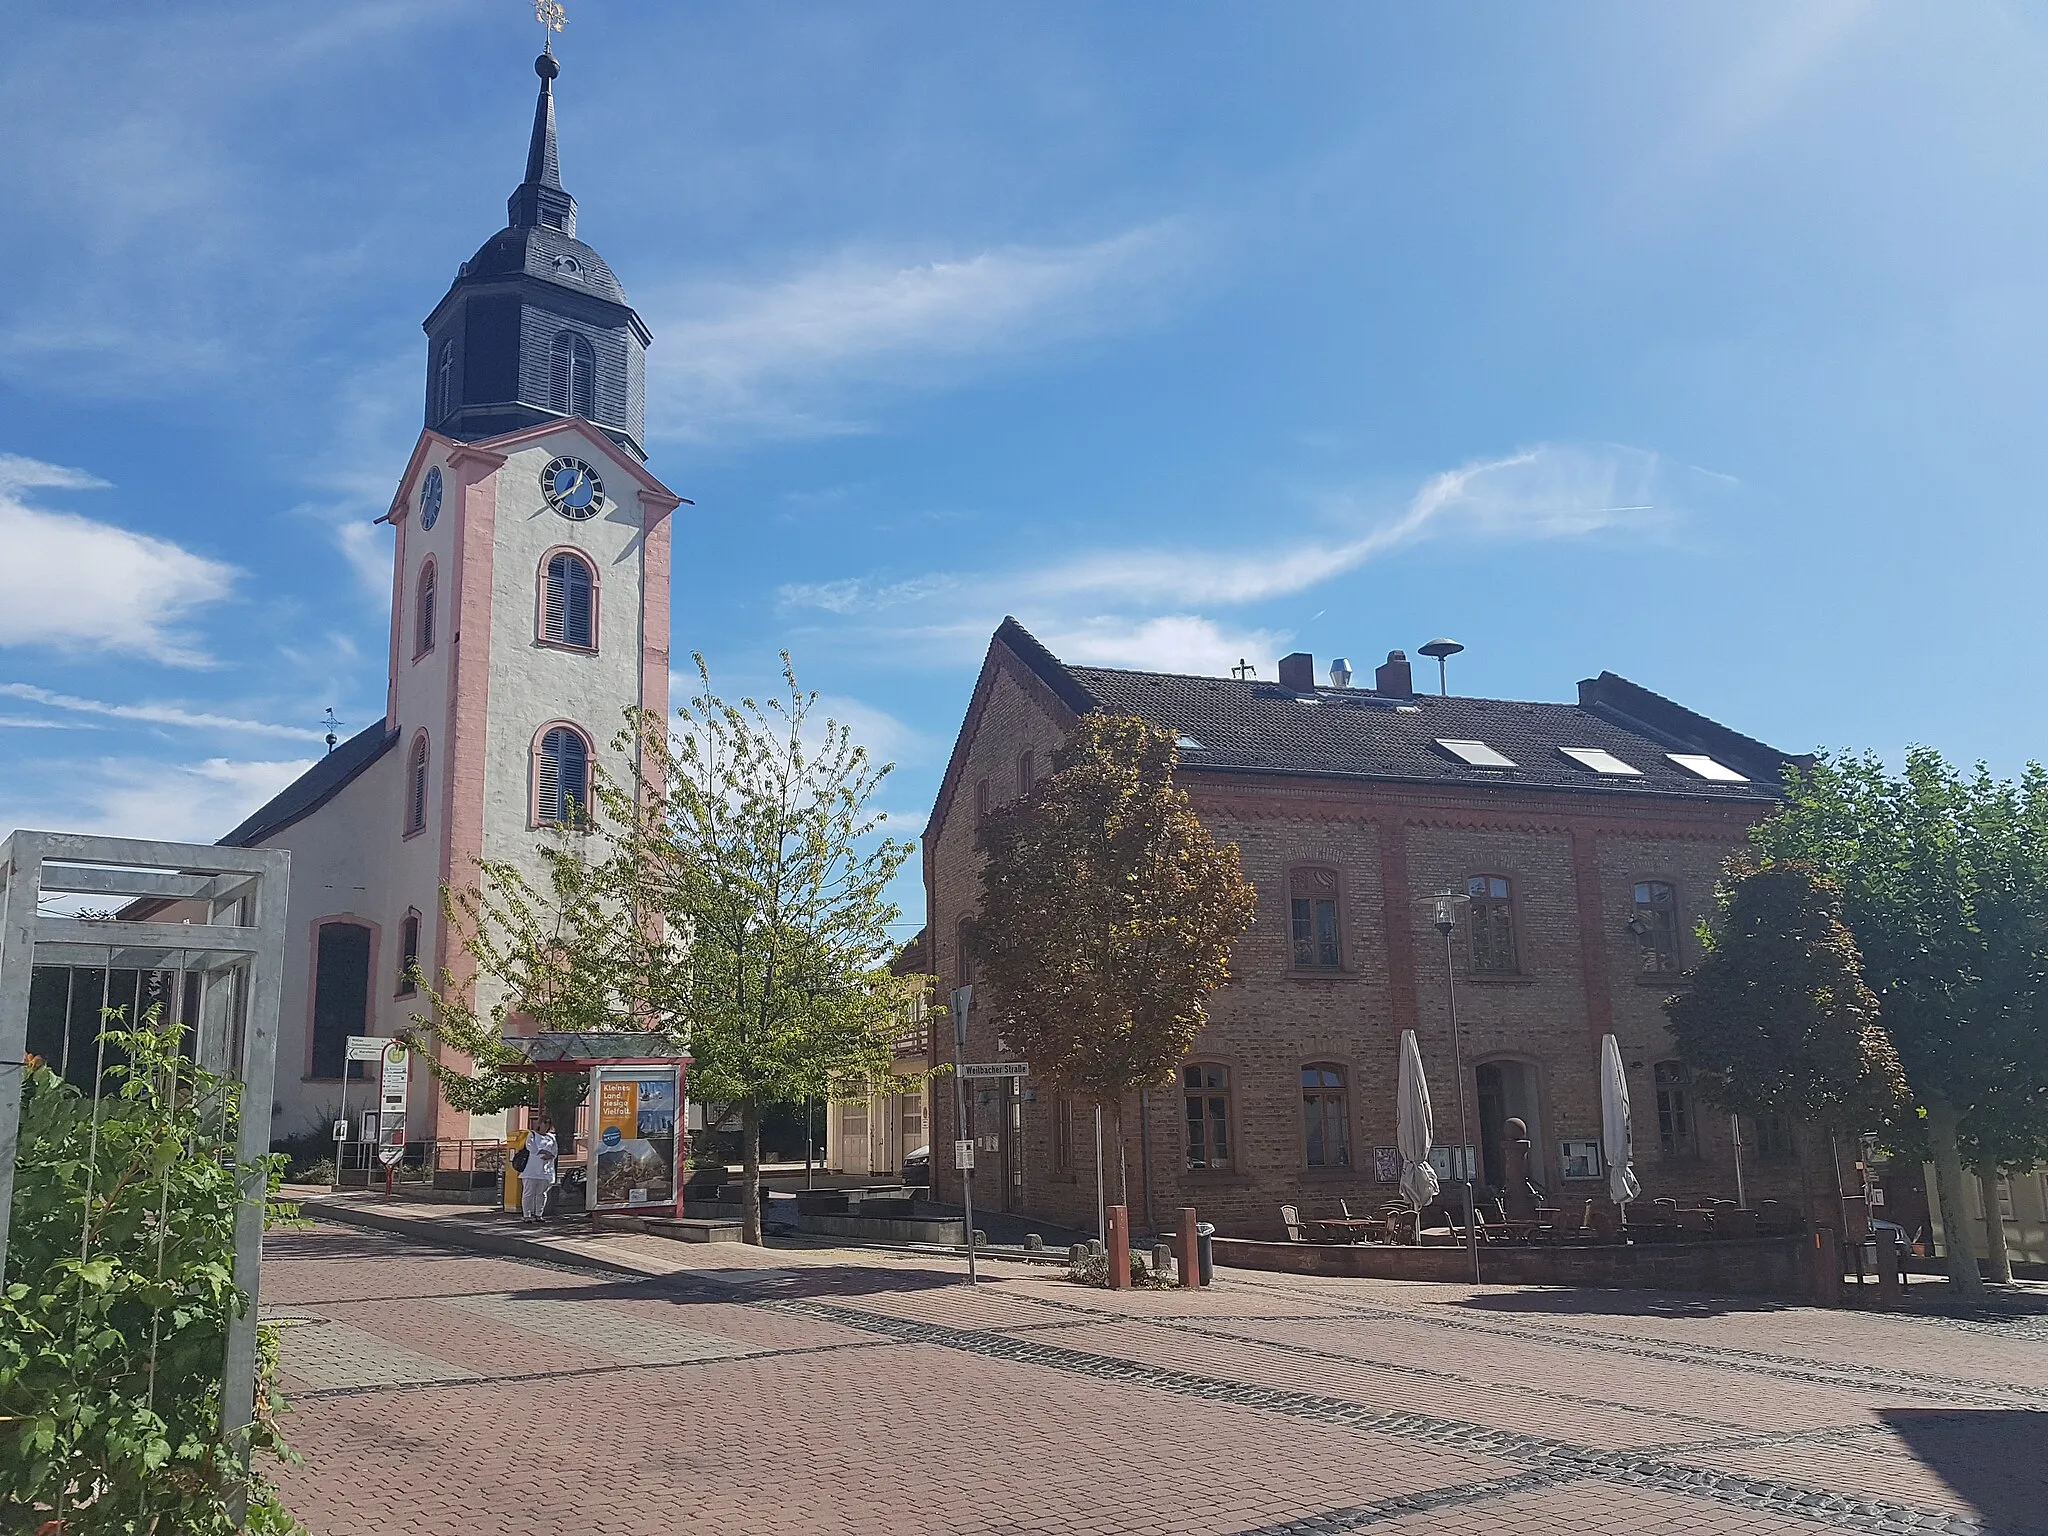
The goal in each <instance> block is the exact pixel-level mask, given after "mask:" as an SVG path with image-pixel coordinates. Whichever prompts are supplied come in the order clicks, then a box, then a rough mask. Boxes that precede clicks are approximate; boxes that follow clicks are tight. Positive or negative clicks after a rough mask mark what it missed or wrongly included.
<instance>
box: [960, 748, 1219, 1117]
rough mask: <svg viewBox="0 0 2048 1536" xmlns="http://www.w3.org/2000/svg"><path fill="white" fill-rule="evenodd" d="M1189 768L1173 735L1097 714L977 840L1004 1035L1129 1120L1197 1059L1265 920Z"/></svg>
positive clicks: (982, 941)
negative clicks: (1210, 1019) (1182, 774)
mask: <svg viewBox="0 0 2048 1536" xmlns="http://www.w3.org/2000/svg"><path fill="white" fill-rule="evenodd" d="M1177 761H1178V757H1177V753H1176V751H1175V746H1174V735H1173V733H1172V732H1171V731H1167V730H1162V729H1160V728H1159V727H1158V726H1155V725H1151V724H1148V723H1146V722H1145V721H1143V720H1136V719H1128V718H1122V717H1114V716H1105V715H1089V716H1086V717H1084V718H1083V719H1082V721H1081V723H1080V724H1079V726H1078V727H1076V729H1075V731H1074V734H1073V735H1072V737H1070V738H1069V739H1068V741H1067V742H1066V743H1065V744H1064V745H1063V746H1062V747H1061V748H1060V749H1059V750H1058V751H1057V752H1056V753H1054V755H1053V759H1052V768H1053V772H1052V773H1051V775H1050V776H1049V777H1047V778H1046V779H1044V780H1043V781H1041V782H1040V783H1039V784H1038V786H1037V787H1036V788H1035V789H1034V790H1033V791H1032V793H1030V794H1029V795H1026V796H1024V797H1022V798H1021V799H1017V800H1013V801H1010V802H1009V803H1008V804H1006V805H1004V806H1001V807H999V808H998V809H996V810H994V811H992V812H990V814H989V816H988V819H987V820H986V821H984V822H983V823H982V826H981V829H980V831H979V833H978V835H977V840H978V843H979V846H980V848H981V852H982V854H983V856H984V861H983V865H982V871H981V900H980V905H979V909H978V911H977V914H976V917H975V920H974V924H973V943H974V948H975V952H976V957H977V959H978V960H979V961H980V974H981V978H982V981H983V983H984V984H985V985H986V986H987V988H988V990H989V994H990V1002H991V1005H992V1008H993V1017H994V1019H995V1023H996V1027H997V1028H998V1030H999V1031H1000V1032H1001V1034H1002V1036H1003V1038H1004V1039H1005V1040H1007V1041H1008V1042H1009V1044H1010V1046H1011V1048H1012V1049H1013V1050H1014V1051H1016V1052H1017V1053H1018V1054H1019V1055H1021V1056H1022V1057H1024V1059H1025V1060H1027V1061H1029V1062H1030V1063H1031V1070H1032V1073H1033V1075H1034V1076H1036V1077H1039V1078H1041V1079H1043V1080H1044V1081H1046V1082H1047V1083H1048V1084H1050V1085H1051V1086H1052V1087H1053V1088H1055V1089H1058V1090H1063V1091H1066V1092H1071V1093H1074V1094H1077V1095H1079V1096H1080V1097H1082V1098H1084V1099H1087V1100H1089V1101H1090V1102H1092V1103H1094V1104H1096V1105H1098V1106H1102V1107H1105V1108H1111V1107H1113V1108H1116V1109H1117V1110H1118V1112H1119V1115H1120V1114H1121V1106H1122V1104H1123V1101H1124V1099H1125V1098H1126V1097H1127V1096H1128V1095H1129V1094H1131V1093H1133V1092H1135V1091H1136V1090H1138V1089H1141V1088H1148V1087H1153V1086H1157V1085H1159V1084H1162V1083H1165V1082H1168V1081H1170V1080H1171V1079H1172V1077H1173V1074H1174V1072H1175V1071H1176V1070H1177V1069H1178V1067H1179V1065H1180V1063H1181V1061H1182V1059H1183V1058H1185V1057H1186V1055H1187V1054H1188V1052H1189V1050H1190V1049H1192V1048H1193V1046H1194V1043H1195V1036H1196V1035H1197V1034H1198V1033H1199V1032H1200V1031H1201V1028H1202V1025H1203V1022H1204V1020H1205V1019H1206V1017H1207V1014H1206V1010H1205V1006H1204V1005H1205V1001H1206V999H1207V998H1208V996H1209V994H1210V993H1211V992H1213V991H1214V990H1215V989H1216V988H1217V987H1219V986H1221V985H1222V984H1223V983H1224V982H1225V981H1226V980H1228V979H1229V966H1230V950H1231V946H1232V945H1233V944H1234V943H1235V942H1236V941H1237V939H1238V937H1239V936H1240V935H1241V934H1243V933H1244V931H1245V930H1246V929H1247V928H1249V927H1250V926H1251V923H1252V917H1253V913H1254V911H1255V908H1256V896H1255V894H1254V892H1253V890H1252V887H1251V885H1250V884H1249V883H1248V882H1247V881H1246V880H1245V878H1244V873H1243V870H1242V869H1241V867H1240V865H1239V860H1238V854H1237V848H1236V846H1235V845H1224V846H1220V847H1219V846H1218V845H1217V843H1216V841H1215V839H1214V838H1212V837H1211V836H1210V835H1209V829H1208V828H1207V827H1205V826H1203V825H1202V822H1201V819H1200V818H1199V817H1198V816H1197V815H1196V814H1195V812H1194V808H1193V806H1192V805H1191V804H1190V803H1189V800H1188V796H1187V792H1186V791H1185V790H1182V789H1180V788H1179V787H1178V786H1176V785H1175V783H1174V779H1173V774H1174V768H1175V766H1176V764H1177Z"/></svg>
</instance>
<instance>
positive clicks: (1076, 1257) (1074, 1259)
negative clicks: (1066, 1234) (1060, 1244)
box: [1067, 1243, 1088, 1269]
mask: <svg viewBox="0 0 2048 1536" xmlns="http://www.w3.org/2000/svg"><path fill="white" fill-rule="evenodd" d="M1067 1262H1068V1263H1069V1264H1071V1265H1073V1266H1074V1268H1076V1269H1079V1268H1080V1267H1081V1266H1082V1265H1083V1264H1086V1263H1087V1262H1088V1245H1087V1244H1086V1243H1069V1244H1067Z"/></svg>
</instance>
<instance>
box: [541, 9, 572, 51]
mask: <svg viewBox="0 0 2048 1536" xmlns="http://www.w3.org/2000/svg"><path fill="white" fill-rule="evenodd" d="M533 19H534V20H535V21H537V22H539V23H540V28H541V38H542V43H541V52H543V53H553V52H554V51H555V34H556V33H557V32H559V31H561V30H562V28H564V27H566V26H567V25H569V13H568V12H567V11H565V10H563V9H562V0H533Z"/></svg>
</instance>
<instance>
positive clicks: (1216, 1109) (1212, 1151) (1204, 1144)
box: [1180, 1061, 1231, 1168]
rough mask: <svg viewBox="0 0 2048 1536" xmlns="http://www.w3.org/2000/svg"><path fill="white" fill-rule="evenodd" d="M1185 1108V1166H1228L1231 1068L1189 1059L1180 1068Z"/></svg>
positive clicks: (1217, 1063) (1211, 1062) (1216, 1063)
mask: <svg viewBox="0 0 2048 1536" xmlns="http://www.w3.org/2000/svg"><path fill="white" fill-rule="evenodd" d="M1180 1082H1181V1098H1182V1100H1183V1102H1184V1105H1185V1108H1186V1111H1187V1126H1188V1167H1190V1168H1228V1167H1229V1166H1230V1109H1231V1105H1230V1068H1228V1067H1226V1066H1223V1065H1222V1064H1221V1063H1219V1062H1213V1061H1191V1062H1188V1063H1187V1064H1186V1065H1185V1066H1183V1067H1182V1068H1181V1069H1180Z"/></svg>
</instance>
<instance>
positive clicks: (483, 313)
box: [426, 53, 653, 459]
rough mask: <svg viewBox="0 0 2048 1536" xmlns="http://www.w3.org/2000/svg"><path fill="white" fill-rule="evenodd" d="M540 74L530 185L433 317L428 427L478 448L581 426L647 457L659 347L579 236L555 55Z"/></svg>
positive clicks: (541, 61) (541, 64) (547, 57)
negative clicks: (652, 375) (490, 440)
mask: <svg viewBox="0 0 2048 1536" xmlns="http://www.w3.org/2000/svg"><path fill="white" fill-rule="evenodd" d="M533 67H534V70H535V71H536V72H537V73H538V74H539V75H540V99H539V101H537V102H536V103H535V104H534V109H533V138H532V141H531V143H530V144H529V145H528V146H527V151H526V179H525V180H524V181H522V182H521V183H520V184H519V186H518V189H517V190H516V191H514V192H513V194H512V196H511V197H510V199H508V200H507V202H506V205H505V219H506V222H505V227H504V228H503V229H501V230H499V231H498V232H497V233H496V234H495V235H493V236H491V238H490V239H488V240H486V241H485V242H484V243H483V245H482V247H481V248H480V249H479V250H478V251H477V253H476V254H475V255H474V256H472V257H470V259H469V260H468V261H465V262H464V263H463V264H462V269H461V271H460V272H458V273H457V274H456V278H455V282H454V284H453V286H451V287H450V288H449V290H448V294H447V297H445V298H444V299H442V300H441V302H440V303H439V304H437V305H435V306H434V312H433V313H432V314H431V315H429V316H427V320H426V330H427V411H426V426H427V428H428V430H430V431H434V432H439V433H442V434H443V435H445V436H448V437H453V438H458V439H461V440H462V441H465V442H473V441H475V440H476V439H478V438H485V437H496V436H499V435H500V434H502V433H505V432H511V431H514V430H516V429H518V428H520V427H526V426H532V425H533V424H535V423H536V422H540V421H546V420H549V419H553V418H560V417H563V416H581V417H582V418H583V419H584V420H586V421H590V422H594V423H595V424H597V425H598V426H601V427H603V428H604V430H605V431H606V432H607V433H608V434H610V436H611V437H612V438H613V439H614V440H616V441H617V442H618V443H619V444H621V445H622V446H623V447H625V448H626V449H628V450H629V451H631V452H632V453H633V454H635V455H637V456H638V457H640V458H643V459H644V458H646V457H647V454H646V450H645V446H644V443H645V438H646V423H647V398H646V396H647V344H648V342H649V341H650V340H652V339H653V338H652V337H651V336H650V335H649V334H648V330H647V327H646V326H645V325H644V324H643V323H642V322H641V319H640V317H639V315H637V314H635V313H634V312H633V307H632V306H631V305H630V304H628V303H627V302H626V291H625V289H624V288H622V287H620V286H619V280H618V279H617V278H616V277H614V276H613V275H612V269H611V268H610V267H608V266H606V265H605V262H604V258H603V257H602V256H600V255H598V254H597V252H596V251H594V250H592V249H591V248H590V247H589V246H587V245H585V244H584V243H583V242H582V241H581V240H578V239H577V238H576V199H575V198H573V197H571V196H570V195H569V194H568V192H567V191H565V190H564V189H563V187H562V172H561V161H560V156H559V155H558V153H557V150H556V146H555V93H554V82H555V79H556V77H557V76H558V75H559V74H560V73H561V69H560V66H559V65H558V64H557V63H556V61H555V56H554V54H553V53H543V54H542V55H541V56H540V57H539V58H538V59H536V60H534V65H533Z"/></svg>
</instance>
